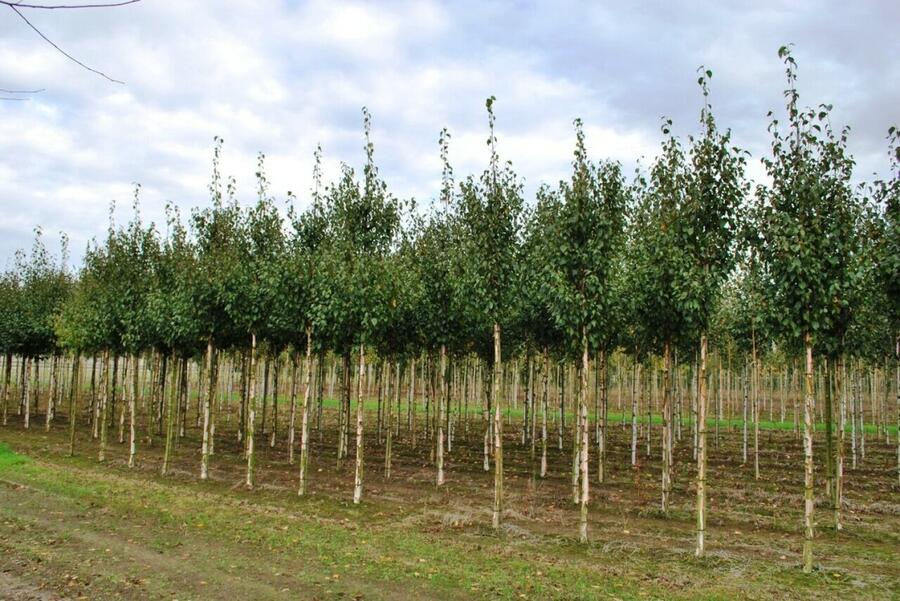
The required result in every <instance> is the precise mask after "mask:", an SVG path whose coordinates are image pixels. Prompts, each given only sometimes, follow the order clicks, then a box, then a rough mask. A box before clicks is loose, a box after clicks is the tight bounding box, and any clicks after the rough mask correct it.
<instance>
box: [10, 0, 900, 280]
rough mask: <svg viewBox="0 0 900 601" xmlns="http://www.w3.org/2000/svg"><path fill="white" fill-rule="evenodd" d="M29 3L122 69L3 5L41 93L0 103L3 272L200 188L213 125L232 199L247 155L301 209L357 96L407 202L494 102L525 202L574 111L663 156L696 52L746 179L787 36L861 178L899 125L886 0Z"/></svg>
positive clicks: (427, 194)
mask: <svg viewBox="0 0 900 601" xmlns="http://www.w3.org/2000/svg"><path fill="white" fill-rule="evenodd" d="M43 3H44V4H50V3H52V0H44V1H43ZM738 5H744V6H750V5H752V8H738ZM22 10H23V14H25V15H26V16H27V17H28V18H29V19H30V20H31V21H32V22H33V23H34V24H35V25H36V26H37V27H38V28H39V29H40V30H41V31H42V32H43V33H44V34H45V35H46V36H47V37H49V38H50V39H51V40H53V41H54V42H56V43H57V44H58V45H59V46H60V47H62V48H63V49H65V50H66V51H68V52H69V53H70V54H72V55H74V56H75V57H77V58H78V59H80V60H81V61H83V62H84V63H86V64H87V65H90V66H92V67H95V68H97V69H100V70H102V71H104V72H106V73H108V74H109V75H111V76H112V77H114V78H117V79H121V80H123V81H124V82H125V84H124V85H119V84H116V83H110V82H108V81H106V80H104V79H102V78H100V77H98V76H96V75H94V74H92V73H89V72H87V71H85V70H83V69H81V68H80V67H78V66H77V65H75V64H73V63H72V62H70V61H68V60H67V59H66V58H65V57H63V56H62V55H60V54H59V53H58V52H57V51H55V50H54V49H53V48H52V47H51V46H49V45H48V44H47V43H45V42H44V41H42V40H41V39H40V38H39V37H38V36H37V34H36V33H35V32H34V31H33V30H32V29H30V28H29V27H28V25H27V24H26V23H25V22H23V21H22V20H21V19H20V18H19V17H18V16H17V15H16V13H15V12H13V11H12V10H11V9H9V7H7V6H2V5H0V88H5V89H19V90H23V89H25V90H27V89H35V88H44V89H45V91H44V92H41V93H39V94H35V95H32V96H30V100H28V101H24V102H13V101H0V156H2V159H0V261H3V262H4V263H6V262H7V260H8V257H11V256H12V254H13V253H14V252H15V249H16V248H21V247H25V248H27V247H29V246H30V244H31V239H32V230H33V228H34V227H35V226H36V225H41V226H43V228H44V230H45V232H46V235H47V237H48V238H51V239H55V238H56V237H57V236H58V232H59V231H61V230H64V231H66V232H67V233H68V234H69V236H70V238H71V240H72V254H73V255H74V256H75V257H76V258H78V257H79V256H80V255H81V254H82V253H83V249H84V246H85V244H86V243H87V241H88V240H89V239H91V238H92V237H94V236H102V234H103V231H104V230H105V228H106V224H107V220H108V217H107V214H108V208H109V205H110V201H112V200H116V201H117V202H118V206H119V208H118V210H117V216H118V218H119V219H120V220H121V221H125V220H127V219H128V218H129V217H130V204H131V195H132V187H133V182H140V183H141V184H142V186H143V193H142V198H143V201H142V206H143V209H142V210H143V213H144V215H145V217H146V218H147V219H152V220H154V221H156V222H157V223H161V222H163V214H164V213H163V210H164V209H163V207H164V206H165V203H166V202H167V201H172V202H173V203H175V204H177V205H178V206H180V207H181V208H182V210H183V211H184V212H187V211H189V209H190V207H195V206H198V205H203V204H205V203H208V202H209V201H208V194H207V190H206V186H207V183H208V180H209V175H210V165H211V155H212V146H213V136H215V135H219V136H221V137H223V138H224V139H225V147H224V158H223V169H224V171H225V172H226V173H227V174H230V175H233V176H234V177H235V178H236V179H237V182H238V192H239V195H240V197H241V199H242V200H243V201H244V202H248V203H249V202H252V200H253V198H254V181H253V173H254V169H255V168H254V166H255V161H256V158H255V157H256V154H257V152H264V153H265V154H266V156H267V170H268V174H269V179H270V182H271V185H272V191H273V193H274V194H275V195H276V196H277V197H278V198H279V199H284V198H285V193H286V191H288V190H292V191H295V192H296V193H298V194H299V196H300V198H301V200H302V199H303V198H305V196H306V194H305V192H306V191H307V190H308V189H309V186H310V180H311V171H312V153H313V150H314V148H315V145H316V143H321V144H322V146H323V149H324V156H325V167H326V177H327V178H330V177H332V176H335V175H336V174H337V172H338V169H339V164H340V162H341V161H345V162H348V163H350V164H351V165H355V166H358V165H360V164H361V162H362V160H363V158H364V156H363V142H362V116H361V112H360V109H361V107H362V106H364V105H365V106H368V107H369V109H370V110H371V112H372V114H373V135H374V141H375V146H376V160H377V161H378V163H379V166H380V169H381V171H382V174H383V175H384V177H385V178H386V180H387V182H388V185H389V187H390V189H391V190H392V191H393V193H394V194H395V195H397V196H400V197H410V196H414V197H416V198H417V199H419V200H420V201H421V202H428V201H430V200H431V199H432V198H433V197H434V196H435V194H436V193H437V190H438V180H439V177H440V163H439V158H438V147H437V137H438V133H439V131H440V129H441V127H444V126H446V127H448V128H449V130H450V132H451V134H452V142H451V148H450V152H451V161H452V163H453V165H454V168H455V170H456V173H457V174H458V175H461V174H467V173H474V172H479V171H480V170H482V169H483V168H484V166H485V164H486V162H487V149H486V147H485V144H484V141H485V138H486V126H487V124H486V121H487V120H486V115H485V112H484V100H485V98H486V97H487V96H489V95H491V94H493V95H495V96H496V97H497V104H496V112H497V133H498V137H499V149H500V153H501V155H502V157H503V158H504V159H509V160H511V161H512V162H513V164H514V165H515V168H516V170H517V171H518V173H519V174H520V175H521V176H522V177H523V178H524V179H525V182H526V191H527V192H528V193H529V194H532V193H533V191H534V190H535V188H536V187H537V186H538V185H539V184H540V183H541V182H556V181H557V180H559V179H560V178H561V177H564V176H565V174H566V172H567V170H568V165H569V161H570V160H571V151H572V146H573V133H572V120H573V118H575V117H581V118H582V119H583V120H584V122H585V125H586V133H587V143H588V150H589V153H590V154H591V155H592V157H593V158H595V159H600V158H614V159H617V160H620V161H622V162H623V163H624V164H625V165H626V167H627V168H628V169H629V170H631V169H632V168H633V167H634V166H635V165H636V161H637V159H639V158H640V157H644V159H643V161H642V162H643V163H644V164H646V163H647V162H648V161H649V160H650V159H652V157H653V156H654V155H655V153H656V150H657V148H658V146H659V142H660V134H659V124H660V118H661V117H662V116H668V117H671V118H672V119H674V121H675V127H676V132H678V133H679V134H680V135H682V136H686V135H688V134H690V133H692V132H694V131H696V122H697V116H698V112H699V107H700V104H701V96H700V93H699V90H698V88H697V85H696V73H695V71H696V69H697V67H698V66H699V65H701V64H703V65H706V66H707V67H708V68H710V69H712V70H713V72H714V77H713V81H712V102H713V107H714V109H715V111H716V113H717V117H718V119H719V121H720V123H721V124H722V125H725V126H728V127H731V128H732V129H733V130H734V134H735V141H736V142H737V143H738V144H739V145H741V146H742V147H744V148H746V149H748V150H749V151H750V152H751V153H752V155H753V159H752V160H751V170H750V172H751V174H752V175H754V176H756V177H759V176H761V175H762V169H761V168H760V166H759V157H760V156H762V155H764V154H765V152H766V151H767V147H768V140H769V138H768V135H767V133H766V125H767V118H766V113H767V112H768V110H769V109H776V110H779V109H781V107H782V106H783V101H782V95H781V92H782V90H783V88H784V77H783V66H782V64H781V63H780V61H779V60H778V58H777V55H776V52H777V49H778V47H779V46H781V45H782V44H784V43H787V42H793V43H794V44H795V57H796V59H797V61H798V63H799V65H800V82H799V83H800V86H799V87H800V93H801V101H802V102H803V103H804V104H819V103H833V104H834V106H835V109H834V113H833V118H834V122H835V123H836V124H837V125H844V124H846V125H850V126H851V127H852V136H851V140H850V147H851V150H852V152H853V153H854V154H855V156H856V158H857V162H858V170H857V171H858V176H859V177H860V178H865V177H869V174H871V173H872V172H879V173H885V172H886V170H887V155H886V151H887V146H886V142H885V134H886V131H887V128H888V127H889V126H890V125H892V124H896V123H898V122H900V60H898V59H897V57H898V56H900V36H898V35H897V25H898V24H900V3H897V2H895V1H890V0H881V1H878V0H871V1H868V2H865V1H860V2H845V1H831V2H825V1H822V2H811V1H803V0H791V1H773V2H757V3H738V2H715V1H710V2H699V1H692V2H673V1H668V2H665V1H663V2H584V3H566V2H559V1H557V2H546V3H536V2H535V3H532V2H523V1H519V2H486V1H483V0H480V1H479V0H474V1H470V2H453V3H440V2H383V3H375V2H371V3H367V2H355V3H344V2H329V1H314V2H294V1H287V0H283V1H276V0H229V1H228V2H213V1H210V0H206V1H203V0H194V1H189V0H179V1H171V0H170V1H166V0H143V2H140V3H138V4H134V5H130V6H126V7H121V8H115V9H106V10H79V11H71V10H70V11H60V10H54V11H44V10H25V9H22ZM0 96H4V97H8V96H9V95H7V94H2V93H0ZM50 244H51V246H53V245H54V244H53V243H52V241H51V243H50Z"/></svg>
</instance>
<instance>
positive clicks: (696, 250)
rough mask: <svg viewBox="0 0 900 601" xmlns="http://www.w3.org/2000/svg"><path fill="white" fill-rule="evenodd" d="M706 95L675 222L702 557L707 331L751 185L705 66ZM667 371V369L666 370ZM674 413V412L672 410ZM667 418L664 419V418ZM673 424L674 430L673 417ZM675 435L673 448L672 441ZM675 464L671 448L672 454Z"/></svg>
mask: <svg viewBox="0 0 900 601" xmlns="http://www.w3.org/2000/svg"><path fill="white" fill-rule="evenodd" d="M700 71H701V75H700V77H699V79H698V83H699V85H700V88H701V90H702V91H703V101H704V106H703V110H702V111H701V113H700V123H701V127H702V135H701V136H699V137H698V138H696V139H692V140H691V142H692V144H691V150H690V168H689V170H688V172H687V181H686V190H685V195H684V197H683V202H684V204H683V206H682V207H681V210H680V211H679V213H680V214H679V216H678V219H677V220H676V222H675V224H674V225H675V228H676V229H677V237H678V243H677V244H678V246H679V247H680V248H681V249H683V252H684V255H683V256H684V263H683V264H682V266H681V270H680V271H681V273H680V274H679V276H678V277H677V278H676V279H675V287H676V291H675V295H676V298H677V301H678V302H679V304H680V305H681V306H682V311H683V315H684V318H685V321H686V325H687V329H688V332H698V333H699V335H700V351H699V352H700V380H699V394H698V399H697V408H698V415H697V423H698V426H699V429H698V443H697V445H698V446H697V548H696V555H697V557H702V556H703V553H704V534H705V530H706V355H707V330H708V328H709V323H710V318H711V315H712V312H713V309H714V307H715V304H716V301H717V299H718V296H719V293H720V290H721V286H722V283H723V282H724V280H725V278H726V277H727V276H728V274H729V273H730V272H731V270H732V269H733V267H734V261H735V252H734V250H735V249H734V238H735V235H736V233H737V229H738V207H739V205H740V204H741V202H742V201H743V199H744V196H745V194H746V192H747V189H748V186H747V183H746V181H745V179H744V165H745V158H744V153H743V152H742V151H741V150H740V149H738V148H736V147H734V146H732V145H731V132H730V131H725V132H720V131H719V129H718V128H717V125H716V121H715V118H714V117H713V113H712V108H711V106H710V104H709V89H708V87H707V86H708V82H709V79H710V78H711V77H712V71H709V70H705V69H704V68H703V67H701V68H700ZM666 373H668V366H667V367H666ZM670 411H671V409H670ZM664 419H665V418H664ZM668 421H669V423H670V427H671V413H670V415H669V418H668ZM671 439H672V435H671V432H670V433H669V435H668V444H670V445H671V443H672V440H671ZM668 458H669V460H670V461H671V458H672V452H671V449H670V450H669V453H668Z"/></svg>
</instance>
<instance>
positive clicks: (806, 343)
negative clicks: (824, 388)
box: [759, 46, 855, 572]
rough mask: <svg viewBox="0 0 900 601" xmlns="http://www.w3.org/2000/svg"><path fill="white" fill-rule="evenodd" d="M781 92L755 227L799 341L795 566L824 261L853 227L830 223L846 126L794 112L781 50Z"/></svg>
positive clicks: (827, 285) (823, 337) (834, 255)
mask: <svg viewBox="0 0 900 601" xmlns="http://www.w3.org/2000/svg"><path fill="white" fill-rule="evenodd" d="M778 55H779V57H780V58H782V59H783V60H784V63H785V67H786V75H787V83H788V89H787V90H786V91H785V97H786V98H787V131H786V132H784V133H782V132H781V130H780V128H779V122H778V120H777V119H773V121H772V124H771V126H770V128H769V129H770V131H771V133H772V156H771V158H767V159H765V160H764V164H765V166H766V170H767V172H768V174H769V176H770V177H771V179H772V186H771V188H770V189H764V188H760V189H759V196H760V202H761V205H762V220H761V223H760V226H761V227H760V230H761V236H762V241H763V243H762V244H761V249H762V259H763V261H764V263H765V266H766V270H767V275H768V278H769V281H770V284H769V286H767V287H766V289H767V290H768V291H769V292H770V294H771V301H770V302H771V303H772V305H773V306H777V307H779V308H780V310H778V311H773V312H772V313H773V317H774V326H775V327H776V329H777V332H778V333H779V334H780V335H781V336H782V338H783V339H784V341H785V343H786V344H787V345H788V346H789V347H793V348H796V347H797V346H800V347H801V348H802V349H803V354H804V355H805V358H806V398H805V403H804V458H805V461H804V488H805V493H804V499H805V502H804V517H803V519H804V543H803V571H804V572H810V571H812V567H813V559H812V541H813V535H814V532H813V511H814V495H813V394H814V387H813V368H814V363H813V350H814V348H815V347H816V346H818V347H819V348H827V346H829V345H830V344H831V343H833V342H834V341H833V340H830V339H829V333H830V332H831V331H832V328H833V326H834V318H835V313H834V312H833V306H832V303H833V302H834V298H835V295H834V293H835V289H834V287H835V286H838V287H839V286H840V285H841V284H840V283H839V282H834V281H832V276H833V269H832V265H833V263H834V262H836V261H840V256H839V254H840V252H842V249H843V248H845V247H846V244H847V242H848V241H847V238H848V237H852V236H854V235H855V231H854V230H852V229H851V230H849V231H848V230H844V229H841V227H840V226H839V225H838V224H835V223H833V222H832V215H835V214H839V213H840V212H842V211H843V210H844V206H845V203H846V202H847V195H846V182H847V181H848V179H849V177H850V165H851V164H850V163H849V162H848V161H846V160H845V158H844V151H843V146H844V143H845V141H846V131H845V132H842V133H841V135H840V137H838V138H837V139H836V138H835V136H834V135H833V134H832V133H831V126H830V123H829V121H828V115H829V112H830V108H831V107H829V106H825V105H822V106H820V107H819V108H818V109H805V110H801V109H800V108H799V106H798V103H799V95H798V93H797V89H796V79H797V63H796V61H795V60H794V58H793V56H792V55H791V52H790V49H789V48H788V47H786V46H785V47H782V48H780V49H779V52H778Z"/></svg>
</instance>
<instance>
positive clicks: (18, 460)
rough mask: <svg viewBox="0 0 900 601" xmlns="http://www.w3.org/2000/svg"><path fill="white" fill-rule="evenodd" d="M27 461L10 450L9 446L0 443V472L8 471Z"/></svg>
mask: <svg viewBox="0 0 900 601" xmlns="http://www.w3.org/2000/svg"><path fill="white" fill-rule="evenodd" d="M27 461H28V459H27V458H26V457H23V456H22V455H17V454H15V453H13V452H12V450H10V448H9V445H7V444H5V443H2V442H0V470H5V469H9V468H12V467H15V466H19V465H22V464H23V463H26V462H27Z"/></svg>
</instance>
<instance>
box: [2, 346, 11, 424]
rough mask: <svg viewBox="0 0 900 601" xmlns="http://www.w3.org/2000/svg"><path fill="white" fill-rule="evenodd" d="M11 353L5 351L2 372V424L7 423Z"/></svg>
mask: <svg viewBox="0 0 900 601" xmlns="http://www.w3.org/2000/svg"><path fill="white" fill-rule="evenodd" d="M12 359H13V357H12V353H6V369H5V370H4V372H3V425H4V426H5V425H7V424H8V423H9V389H10V385H9V383H10V379H11V377H12Z"/></svg>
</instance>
